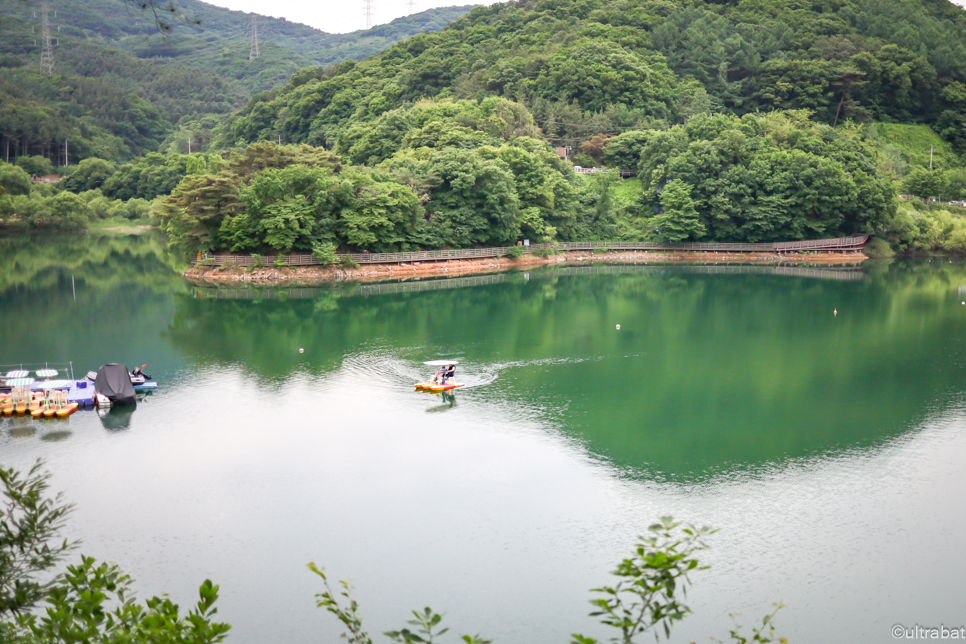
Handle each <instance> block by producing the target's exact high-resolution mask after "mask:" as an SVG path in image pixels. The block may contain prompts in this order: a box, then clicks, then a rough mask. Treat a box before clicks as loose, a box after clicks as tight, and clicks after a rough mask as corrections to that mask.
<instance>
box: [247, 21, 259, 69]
mask: <svg viewBox="0 0 966 644" xmlns="http://www.w3.org/2000/svg"><path fill="white" fill-rule="evenodd" d="M258 55H259V54H258V21H257V20H256V15H255V14H252V51H251V53H250V54H248V60H255V59H256V58H258Z"/></svg>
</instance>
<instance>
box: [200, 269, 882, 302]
mask: <svg viewBox="0 0 966 644" xmlns="http://www.w3.org/2000/svg"><path fill="white" fill-rule="evenodd" d="M643 273H659V274H671V273H677V274H681V273H685V274H692V275H693V274H700V275H780V276H783V277H804V278H810V279H820V280H840V281H858V280H864V279H865V277H866V275H865V273H864V272H863V271H862V269H860V268H824V267H822V268H816V267H810V266H741V265H739V266H725V265H721V266H707V265H697V266H682V265H678V264H675V265H670V264H662V265H648V266H639V265H638V266H561V267H557V268H553V269H550V270H537V271H533V272H520V271H514V272H509V273H492V274H489V275H471V276H468V277H453V278H448V279H445V278H444V279H421V280H410V281H405V282H383V283H379V284H357V285H353V286H351V287H349V288H345V286H346V285H345V284H344V283H336V284H333V285H331V286H322V287H294V288H285V287H271V286H266V287H251V286H246V287H234V288H233V287H226V288H207V287H198V288H195V289H192V295H193V296H194V297H195V298H197V299H215V300H311V299H315V298H317V297H319V296H321V295H323V294H324V293H330V292H332V289H333V288H342V289H344V292H343V293H342V297H370V296H372V295H394V294H398V293H425V292H427V291H444V290H449V289H454V288H469V287H473V286H489V285H492V284H506V283H508V282H513V281H522V280H529V279H530V278H531V277H532V278H533V279H545V278H550V277H566V276H571V275H629V274H643Z"/></svg>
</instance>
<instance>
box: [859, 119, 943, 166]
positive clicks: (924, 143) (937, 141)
mask: <svg viewBox="0 0 966 644" xmlns="http://www.w3.org/2000/svg"><path fill="white" fill-rule="evenodd" d="M866 127H867V128H868V133H869V134H870V135H871V136H872V138H873V139H875V140H876V141H877V143H878V146H879V148H880V149H883V148H885V147H886V146H890V145H891V146H894V147H895V148H898V149H899V151H900V152H901V153H902V155H903V157H904V158H905V160H906V162H907V163H908V164H909V165H910V166H913V167H915V166H919V167H923V168H928V167H929V148H930V146H931V147H932V149H933V164H934V165H935V167H937V168H940V169H944V170H948V169H950V168H954V167H958V166H960V165H962V160H961V159H960V158H959V157H958V156H957V155H956V153H955V152H954V151H953V147H952V145H950V144H949V142H948V141H946V140H944V139H943V138H942V137H940V136H939V135H938V134H936V132H934V131H933V129H932V128H931V127H929V126H928V125H905V124H901V123H872V124H869V125H867V126H866Z"/></svg>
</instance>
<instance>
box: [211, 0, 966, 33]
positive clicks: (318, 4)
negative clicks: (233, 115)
mask: <svg viewBox="0 0 966 644" xmlns="http://www.w3.org/2000/svg"><path fill="white" fill-rule="evenodd" d="M204 1H205V2H208V3H209V4H213V5H217V6H219V7H228V8H229V9H237V10H239V11H249V12H254V13H257V14H260V15H263V16H266V15H267V16H274V17H276V18H285V19H287V20H292V21H294V22H301V23H303V24H306V25H311V26H312V27H315V28H316V29H321V30H322V31H327V32H329V33H346V32H349V31H357V30H359V29H365V28H366V18H365V14H364V13H363V2H364V0H316V1H314V2H310V1H308V0H272V1H271V2H265V1H264V0H204ZM371 1H372V24H373V26H375V25H382V24H385V23H387V22H391V21H392V20H393V19H395V18H399V17H402V16H405V15H407V14H408V13H409V9H408V5H407V0H371ZM494 1H495V0H413V2H414V4H415V9H414V13H419V12H420V11H425V10H426V9H432V8H434V7H452V6H457V5H467V4H493V2H494ZM963 2H966V0H963Z"/></svg>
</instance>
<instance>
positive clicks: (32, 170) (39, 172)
mask: <svg viewBox="0 0 966 644" xmlns="http://www.w3.org/2000/svg"><path fill="white" fill-rule="evenodd" d="M17 166H19V167H20V168H23V171H24V172H26V173H27V174H29V175H31V176H34V177H42V176H44V175H48V174H53V173H54V165H53V164H52V163H51V162H50V159H48V158H47V157H42V156H30V157H28V156H22V157H20V158H18V159H17Z"/></svg>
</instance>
